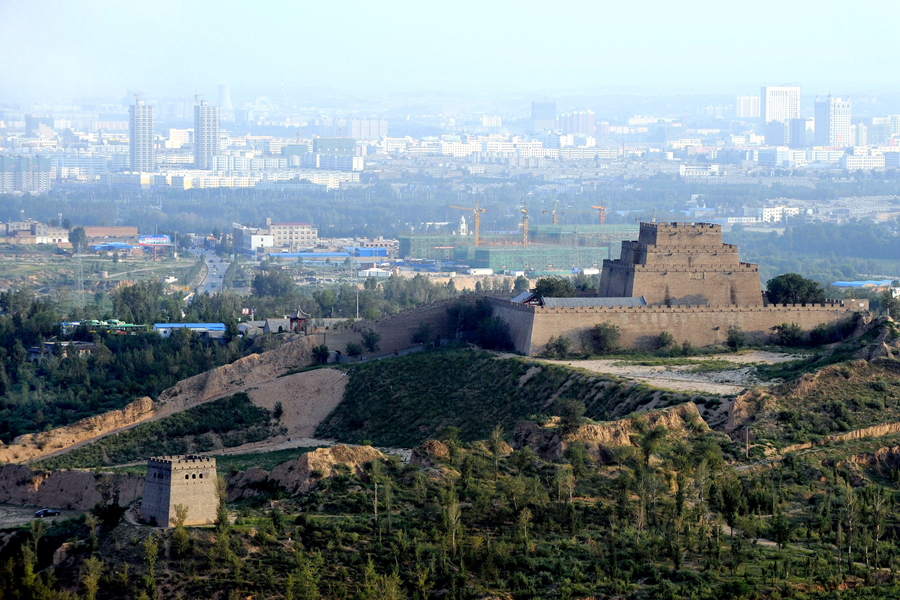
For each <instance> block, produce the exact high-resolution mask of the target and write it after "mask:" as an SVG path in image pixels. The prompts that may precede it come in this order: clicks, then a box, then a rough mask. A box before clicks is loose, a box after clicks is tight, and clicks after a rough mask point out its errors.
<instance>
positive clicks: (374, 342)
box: [362, 329, 381, 352]
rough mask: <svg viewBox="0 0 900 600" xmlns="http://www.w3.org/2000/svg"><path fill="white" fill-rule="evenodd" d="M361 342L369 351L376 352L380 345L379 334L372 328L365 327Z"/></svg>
mask: <svg viewBox="0 0 900 600" xmlns="http://www.w3.org/2000/svg"><path fill="white" fill-rule="evenodd" d="M362 343H363V346H364V347H365V348H366V350H368V351H369V352H378V349H379V348H380V347H381V346H380V344H381V334H380V333H378V332H376V331H375V330H373V329H366V330H365V331H363V333H362Z"/></svg>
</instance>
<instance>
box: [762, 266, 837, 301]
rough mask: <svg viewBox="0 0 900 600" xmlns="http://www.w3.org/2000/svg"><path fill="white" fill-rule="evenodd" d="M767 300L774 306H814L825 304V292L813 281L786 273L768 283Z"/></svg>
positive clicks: (795, 274)
mask: <svg viewBox="0 0 900 600" xmlns="http://www.w3.org/2000/svg"><path fill="white" fill-rule="evenodd" d="M766 298H767V299H768V300H769V302H770V303H772V304H812V303H822V302H825V290H823V289H822V286H820V285H819V284H818V283H816V282H815V281H813V280H812V279H806V278H805V277H803V276H802V275H798V274H797V273H785V274H784V275H779V276H778V277H774V278H772V279H770V280H769V281H768V282H767V283H766Z"/></svg>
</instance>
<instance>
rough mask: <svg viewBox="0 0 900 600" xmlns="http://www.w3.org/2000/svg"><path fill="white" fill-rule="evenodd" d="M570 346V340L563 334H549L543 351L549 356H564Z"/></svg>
mask: <svg viewBox="0 0 900 600" xmlns="http://www.w3.org/2000/svg"><path fill="white" fill-rule="evenodd" d="M571 347H572V340H571V339H569V338H568V337H566V336H564V335H560V336H555V335H553V336H550V339H549V340H548V341H547V347H546V349H545V350H544V353H545V354H546V355H547V356H548V357H550V358H565V357H566V356H568V355H569V348H571Z"/></svg>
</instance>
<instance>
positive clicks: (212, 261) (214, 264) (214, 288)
mask: <svg viewBox="0 0 900 600" xmlns="http://www.w3.org/2000/svg"><path fill="white" fill-rule="evenodd" d="M190 252H191V254H193V255H194V256H197V257H199V256H203V258H204V260H205V261H206V277H204V278H203V281H201V282H200V285H199V286H197V291H198V292H199V293H201V294H202V293H203V292H206V293H208V294H215V293H216V292H219V291H220V290H221V289H222V282H223V280H224V277H225V270H226V269H228V263H226V262H225V261H223V260H222V259H221V258H219V257H218V256H216V253H215V252H213V251H212V250H204V249H202V248H194V249H192V250H190Z"/></svg>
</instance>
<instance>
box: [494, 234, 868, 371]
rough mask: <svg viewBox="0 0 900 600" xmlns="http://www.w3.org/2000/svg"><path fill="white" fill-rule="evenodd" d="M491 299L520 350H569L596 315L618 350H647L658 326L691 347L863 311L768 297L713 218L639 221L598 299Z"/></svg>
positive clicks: (862, 306) (857, 305)
mask: <svg viewBox="0 0 900 600" xmlns="http://www.w3.org/2000/svg"><path fill="white" fill-rule="evenodd" d="M491 304H492V306H493V312H494V316H496V317H499V318H501V319H503V320H504V321H505V322H506V323H507V324H508V325H509V327H510V333H511V334H512V337H513V342H514V343H515V348H516V350H517V351H518V352H521V353H523V354H527V355H536V354H540V353H542V352H543V351H544V348H545V346H546V344H547V342H548V341H549V340H550V338H551V337H552V336H560V335H561V336H567V337H568V338H569V339H570V340H571V341H572V347H573V350H579V349H580V348H582V347H583V345H584V344H585V343H587V337H588V335H587V334H588V332H589V330H590V329H591V328H592V327H594V325H597V324H599V323H604V322H607V323H611V324H613V325H615V326H617V327H618V328H619V331H620V333H621V340H620V343H621V344H622V346H623V347H625V348H653V347H654V346H655V345H656V341H657V339H658V337H659V334H660V333H662V332H664V331H665V332H668V333H670V334H671V335H672V336H674V338H675V340H676V341H677V342H678V343H682V342H685V341H687V342H690V343H691V344H692V345H694V346H698V347H699V346H708V345H711V344H716V343H721V342H724V341H725V340H726V338H727V335H728V329H729V328H730V327H737V328H739V329H741V330H742V331H743V332H744V333H745V334H747V337H748V339H750V340H751V341H761V340H765V339H767V338H768V337H770V336H771V335H772V334H773V333H774V332H775V330H776V328H777V327H778V326H779V325H781V324H782V323H796V324H798V325H800V327H802V328H803V329H804V330H805V331H809V330H811V329H813V328H814V327H816V326H817V325H820V324H827V323H833V322H836V321H839V320H841V319H849V318H852V316H853V314H854V313H859V312H865V311H867V310H868V309H869V302H868V300H844V301H827V302H825V303H823V304H781V305H774V304H769V303H768V302H767V301H766V299H765V297H764V295H763V293H762V289H761V286H760V281H759V270H758V267H757V265H755V264H751V263H745V262H741V261H740V260H739V258H738V249H737V246H734V245H731V244H723V243H722V229H721V226H719V225H714V224H709V223H695V224H691V223H641V225H640V230H639V234H638V239H637V241H625V242H622V252H621V256H620V258H618V259H615V260H604V261H603V271H602V274H601V276H600V293H599V297H589V298H583V297H580V298H539V299H535V300H534V301H533V302H530V303H520V302H515V301H509V300H500V299H491Z"/></svg>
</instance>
